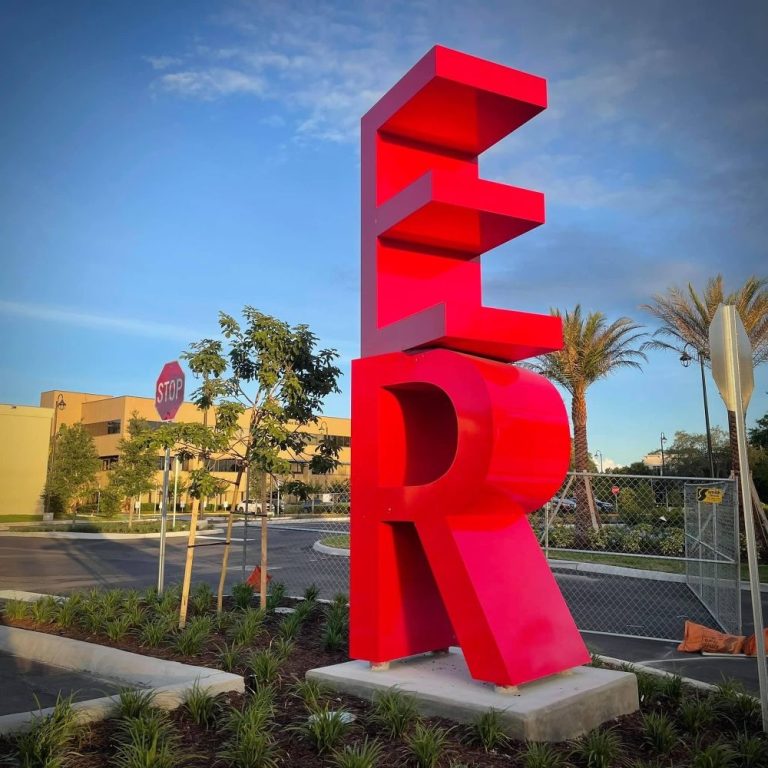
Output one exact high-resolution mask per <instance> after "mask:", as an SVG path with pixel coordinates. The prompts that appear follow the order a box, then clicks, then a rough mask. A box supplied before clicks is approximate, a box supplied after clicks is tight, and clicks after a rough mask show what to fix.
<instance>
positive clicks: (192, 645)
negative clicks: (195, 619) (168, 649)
mask: <svg viewBox="0 0 768 768" xmlns="http://www.w3.org/2000/svg"><path fill="white" fill-rule="evenodd" d="M190 624H191V622H190ZM209 639H210V632H206V631H205V630H204V629H200V628H198V627H194V626H187V627H185V628H184V629H183V630H182V631H181V632H179V634H178V635H177V636H176V641H175V643H174V644H173V647H174V648H175V650H176V651H177V652H178V653H180V654H182V655H184V656H197V655H198V654H200V653H202V652H203V648H205V644H206V643H207V642H208V640H209Z"/></svg>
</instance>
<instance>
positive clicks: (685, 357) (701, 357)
mask: <svg viewBox="0 0 768 768" xmlns="http://www.w3.org/2000/svg"><path fill="white" fill-rule="evenodd" d="M688 347H691V349H693V350H695V352H696V357H697V359H698V361H699V368H700V369H701V392H702V395H703V398H704V423H705V425H706V428H707V456H708V458H709V476H710V477H714V476H715V462H714V460H713V458H712V430H711V429H710V427H709V403H708V401H707V379H706V376H705V375H704V355H703V354H702V352H701V350H700V349H697V348H696V347H694V346H693V345H692V344H686V345H685V347H683V354H682V355H680V362H681V363H682V365H683V368H687V367H688V366H689V365H690V364H691V361H692V360H693V358H692V357H691V356H690V355H689V354H688Z"/></svg>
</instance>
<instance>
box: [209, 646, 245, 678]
mask: <svg viewBox="0 0 768 768" xmlns="http://www.w3.org/2000/svg"><path fill="white" fill-rule="evenodd" d="M216 658H217V661H218V662H219V665H220V666H221V668H222V669H223V670H224V671H225V672H234V671H235V668H236V667H238V666H239V665H240V663H241V661H242V659H243V653H242V650H241V648H240V646H239V645H238V644H237V643H231V644H230V645H227V644H226V643H224V645H221V646H219V653H218V655H217V657H216Z"/></svg>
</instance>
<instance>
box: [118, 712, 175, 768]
mask: <svg viewBox="0 0 768 768" xmlns="http://www.w3.org/2000/svg"><path fill="white" fill-rule="evenodd" d="M118 742H119V746H118V748H117V752H116V753H115V756H114V764H115V765H116V766H118V768H176V766H181V765H185V764H186V763H187V758H186V756H185V755H184V754H183V753H182V752H181V750H180V743H179V738H178V736H176V734H175V733H174V731H173V730H172V729H171V727H170V724H169V720H168V716H167V715H166V714H165V712H161V711H159V710H153V711H152V712H150V713H146V714H144V715H142V716H140V717H133V718H128V719H126V720H123V721H122V723H121V724H120V727H119V735H118Z"/></svg>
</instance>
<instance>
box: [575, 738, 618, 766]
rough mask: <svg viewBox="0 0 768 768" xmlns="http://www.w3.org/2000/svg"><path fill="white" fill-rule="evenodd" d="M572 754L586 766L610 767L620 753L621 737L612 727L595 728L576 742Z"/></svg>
mask: <svg viewBox="0 0 768 768" xmlns="http://www.w3.org/2000/svg"><path fill="white" fill-rule="evenodd" d="M574 754H575V755H577V756H578V757H579V759H580V760H581V761H582V763H584V765H585V767H586V768H612V766H613V765H614V764H615V763H616V762H617V761H618V759H619V756H620V755H621V739H620V738H619V735H618V733H616V731H615V730H614V729H613V728H606V729H604V730H603V729H599V728H595V729H594V730H592V731H590V732H589V733H587V734H585V735H584V736H582V737H581V738H580V739H579V740H578V741H577V742H576V744H575V749H574Z"/></svg>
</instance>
